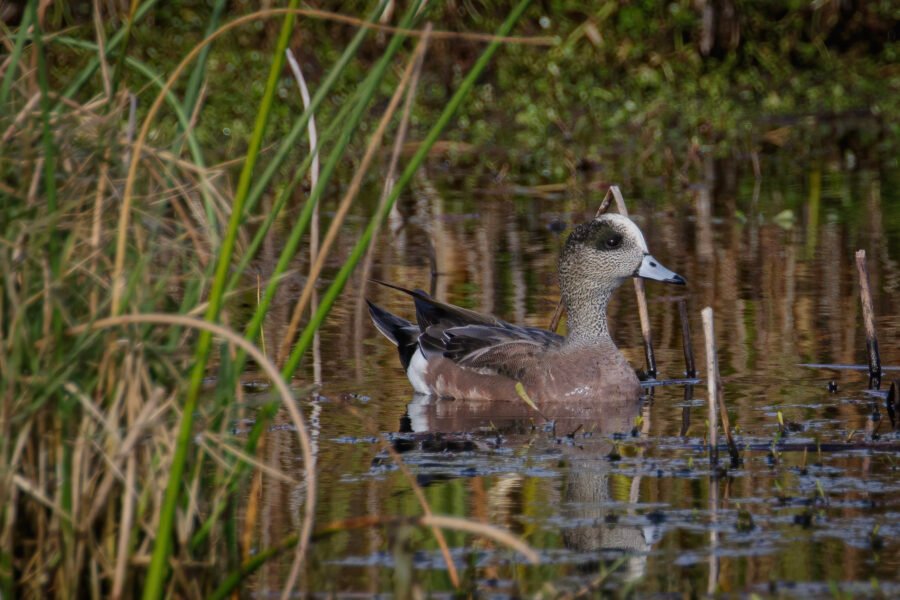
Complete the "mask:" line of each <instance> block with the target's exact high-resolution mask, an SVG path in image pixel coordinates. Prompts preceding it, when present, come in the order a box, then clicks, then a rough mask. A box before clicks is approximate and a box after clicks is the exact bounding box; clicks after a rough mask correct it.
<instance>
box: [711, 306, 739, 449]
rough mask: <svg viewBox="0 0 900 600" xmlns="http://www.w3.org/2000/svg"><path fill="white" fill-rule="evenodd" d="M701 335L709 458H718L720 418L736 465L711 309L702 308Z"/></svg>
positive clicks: (734, 446) (735, 445)
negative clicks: (708, 421)
mask: <svg viewBox="0 0 900 600" xmlns="http://www.w3.org/2000/svg"><path fill="white" fill-rule="evenodd" d="M701 314H702V315H703V335H704V337H705V338H706V371H707V375H706V378H707V389H708V391H709V400H708V402H709V420H710V425H709V439H710V460H711V461H712V462H713V463H715V462H716V461H717V460H718V455H719V451H718V448H717V447H716V444H717V443H718V439H717V437H718V421H719V418H720V417H721V419H722V429H724V430H725V440H726V442H727V443H728V454H729V455H730V456H731V464H732V465H734V466H737V465H738V464H739V463H740V461H741V455H740V454H739V453H738V449H737V444H735V443H734V437H733V436H732V435H731V419H729V418H728V410H727V408H726V407H725V394H724V393H723V390H722V380H721V379H720V378H719V357H718V350H717V348H716V331H715V325H714V322H713V309H712V308H710V307H708V306H707V307H706V308H704V309H703V311H702V313H701Z"/></svg>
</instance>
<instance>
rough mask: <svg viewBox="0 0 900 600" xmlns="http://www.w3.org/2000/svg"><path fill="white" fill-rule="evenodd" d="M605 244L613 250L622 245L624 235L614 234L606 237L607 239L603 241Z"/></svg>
mask: <svg viewBox="0 0 900 600" xmlns="http://www.w3.org/2000/svg"><path fill="white" fill-rule="evenodd" d="M603 245H604V246H606V248H607V249H609V250H613V249H615V248H618V247H619V246H621V245H622V236H621V235H614V236H612V237H608V238H606V241H604V242H603Z"/></svg>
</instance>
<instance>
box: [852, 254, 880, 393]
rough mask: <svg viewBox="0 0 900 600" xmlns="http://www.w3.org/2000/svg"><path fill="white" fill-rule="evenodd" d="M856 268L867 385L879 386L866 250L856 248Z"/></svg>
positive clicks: (878, 363) (877, 357) (876, 344)
mask: <svg viewBox="0 0 900 600" xmlns="http://www.w3.org/2000/svg"><path fill="white" fill-rule="evenodd" d="M856 270H857V271H859V299H860V301H861V302H862V309H863V322H864V324H865V327H866V353H867V354H868V355H869V387H870V388H871V389H875V390H877V389H878V388H880V387H881V355H880V354H879V352H878V335H877V334H876V333H875V309H874V308H873V307H872V290H871V287H870V286H869V269H868V267H867V266H866V251H865V250H857V252H856Z"/></svg>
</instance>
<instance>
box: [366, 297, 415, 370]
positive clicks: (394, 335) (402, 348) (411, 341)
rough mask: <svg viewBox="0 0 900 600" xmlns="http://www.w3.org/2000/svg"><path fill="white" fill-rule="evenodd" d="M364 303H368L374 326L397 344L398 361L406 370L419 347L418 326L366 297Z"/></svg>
mask: <svg viewBox="0 0 900 600" xmlns="http://www.w3.org/2000/svg"><path fill="white" fill-rule="evenodd" d="M366 304H368V305H369V314H370V315H371V316H372V322H373V323H374V324H375V328H376V329H378V331H380V332H381V334H382V335H383V336H384V337H386V338H387V339H389V340H391V342H392V343H393V344H394V345H395V346H397V352H399V354H400V363H401V364H402V365H403V370H407V369H408V368H409V363H410V361H411V360H412V357H413V355H414V354H415V352H416V350H417V349H418V347H419V334H420V331H419V328H418V326H416V325H413V324H412V323H410V322H409V321H407V320H406V319H403V318H401V317H398V316H397V315H394V314H391V313H389V312H388V311H386V310H384V309H383V308H381V307H380V306H378V305H377V304H375V303H374V302H372V301H371V300H369V299H368V298H367V299H366Z"/></svg>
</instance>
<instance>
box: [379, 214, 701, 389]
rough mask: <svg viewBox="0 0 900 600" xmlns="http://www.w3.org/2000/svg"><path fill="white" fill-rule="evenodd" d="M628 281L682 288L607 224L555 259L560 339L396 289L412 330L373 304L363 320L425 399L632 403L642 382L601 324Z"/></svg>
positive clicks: (578, 233)
mask: <svg viewBox="0 0 900 600" xmlns="http://www.w3.org/2000/svg"><path fill="white" fill-rule="evenodd" d="M630 277H644V278H647V279H656V280H658V281H664V282H666V283H675V284H679V285H683V284H684V283H685V280H684V278H682V277H681V276H680V275H678V274H676V273H674V272H672V271H670V270H669V269H667V268H666V267H664V266H662V265H661V264H660V263H659V262H658V261H657V260H656V259H655V258H653V256H651V255H650V252H649V251H648V250H647V243H646V242H645V241H644V235H643V234H642V233H641V230H640V229H639V228H638V227H637V225H635V224H634V222H633V221H631V220H630V219H628V218H627V217H624V216H622V215H618V214H605V215H602V216H600V217H597V218H596V219H594V220H592V221H590V222H588V223H584V224H581V225H579V226H577V227H576V228H575V229H574V230H573V232H572V234H571V235H570V236H569V239H568V240H567V241H566V244H565V246H564V248H563V250H562V252H561V254H560V257H559V284H560V289H561V292H562V299H563V302H564V303H565V306H566V310H567V312H568V319H567V330H568V334H567V335H566V336H565V337H563V336H561V335H558V334H556V333H554V332H552V331H547V330H544V329H540V328H537V327H524V326H518V325H512V324H510V323H507V322H506V321H502V320H500V319H498V318H496V317H494V316H490V315H483V314H479V313H476V312H473V311H471V310H467V309H464V308H460V307H458V306H453V305H452V304H445V303H443V302H438V301H437V300H435V299H434V298H432V297H431V296H429V295H428V294H426V293H425V292H422V291H420V290H407V289H404V288H401V287H399V286H394V285H392V284H385V285H388V286H389V287H393V288H394V289H397V290H400V291H403V292H405V293H407V294H409V295H410V296H412V297H413V301H414V302H415V308H416V321H417V323H416V324H413V323H410V322H409V321H407V320H405V319H402V318H400V317H398V316H396V315H393V314H391V313H389V312H387V311H386V310H384V309H382V308H380V307H378V306H376V305H375V304H373V303H372V302H369V312H370V314H371V315H372V320H373V321H374V322H375V326H376V327H377V328H378V330H379V331H380V332H381V333H383V334H384V335H385V337H387V338H388V339H389V340H391V341H392V342H393V343H394V344H396V345H397V347H398V350H399V352H400V361H401V363H402V364H403V368H404V369H405V370H406V375H407V377H409V381H410V383H412V386H413V388H414V389H415V391H416V392H418V393H421V394H431V395H435V396H439V397H446V398H459V399H462V398H466V399H473V400H476V399H477V400H515V399H517V398H519V393H518V391H517V390H516V383H517V382H519V383H521V384H522V385H523V386H524V389H525V392H526V393H527V394H528V396H529V397H530V398H531V399H532V400H533V401H535V402H537V403H538V404H546V403H552V402H555V401H564V402H575V401H584V400H593V401H598V400H603V399H610V398H623V397H634V398H637V397H638V396H639V395H640V383H639V382H638V378H637V376H636V375H635V372H634V370H633V369H632V368H631V366H630V365H629V364H628V361H627V360H625V357H624V356H622V353H621V352H619V349H618V348H616V345H615V343H614V342H613V340H612V338H611V337H610V336H609V330H608V328H607V323H606V306H607V304H608V302H609V299H610V296H611V295H612V293H613V291H615V290H616V288H618V287H619V286H620V285H622V282H624V281H625V280H626V279H628V278H630ZM379 283H381V282H379Z"/></svg>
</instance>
